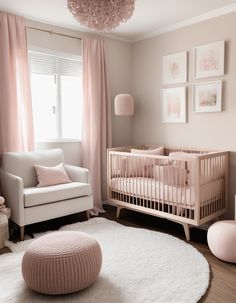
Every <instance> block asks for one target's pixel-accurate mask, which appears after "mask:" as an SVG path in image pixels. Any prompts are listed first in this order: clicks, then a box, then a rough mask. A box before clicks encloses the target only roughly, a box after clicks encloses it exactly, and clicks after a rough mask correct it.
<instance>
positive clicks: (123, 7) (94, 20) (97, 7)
mask: <svg viewBox="0 0 236 303" xmlns="http://www.w3.org/2000/svg"><path fill="white" fill-rule="evenodd" d="M67 6H68V9H69V10H70V12H71V13H72V15H73V16H74V18H75V19H76V20H77V21H78V22H79V23H81V24H82V25H84V26H86V27H88V28H90V29H92V30H94V31H101V32H110V31H111V30H113V29H115V28H116V27H118V26H119V25H120V23H125V22H127V20H128V19H129V18H130V17H131V16H132V15H133V12H134V7H135V0H89V1H88V0H67Z"/></svg>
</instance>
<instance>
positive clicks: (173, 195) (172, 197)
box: [110, 177, 223, 207]
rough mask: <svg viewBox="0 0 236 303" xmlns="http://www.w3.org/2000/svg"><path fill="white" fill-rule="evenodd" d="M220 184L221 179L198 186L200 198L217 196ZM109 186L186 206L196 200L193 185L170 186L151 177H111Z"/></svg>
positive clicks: (129, 193)
mask: <svg viewBox="0 0 236 303" xmlns="http://www.w3.org/2000/svg"><path fill="white" fill-rule="evenodd" d="M222 186H223V179H219V180H216V181H213V182H210V183H207V184H205V185H202V186H201V188H200V197H201V200H202V201H208V200H210V199H212V198H216V197H219V196H220V193H221V192H222ZM110 187H111V190H112V191H116V192H119V193H122V194H127V195H130V196H133V197H137V198H145V199H148V200H153V201H165V203H172V204H173V203H175V204H181V205H184V206H186V207H191V206H194V204H195V201H196V199H195V198H196V197H195V191H194V187H193V186H191V185H184V186H171V185H167V184H163V183H162V182H159V181H157V180H154V179H152V178H141V177H130V178H122V177H121V178H112V179H111V180H110Z"/></svg>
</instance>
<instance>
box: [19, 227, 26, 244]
mask: <svg viewBox="0 0 236 303" xmlns="http://www.w3.org/2000/svg"><path fill="white" fill-rule="evenodd" d="M24 239H25V227H24V226H20V240H21V241H24Z"/></svg>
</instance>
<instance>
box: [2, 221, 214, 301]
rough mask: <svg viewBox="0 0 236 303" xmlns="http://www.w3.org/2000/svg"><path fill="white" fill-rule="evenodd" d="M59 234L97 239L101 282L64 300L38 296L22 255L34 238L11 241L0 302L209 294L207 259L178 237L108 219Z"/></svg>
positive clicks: (187, 298)
mask: <svg viewBox="0 0 236 303" xmlns="http://www.w3.org/2000/svg"><path fill="white" fill-rule="evenodd" d="M60 230H78V231H83V232H86V233H88V234H90V235H91V236H93V237H94V238H96V239H97V240H98V242H99V243H100V246H101V248H102V252H103V265H102V270H101V273H100V276H99V279H98V280H97V282H96V283H95V284H93V285H92V286H91V287H89V288H87V289H86V290H84V291H82V292H79V293H75V294H70V295H65V296H56V297H55V296H54V297H53V296H47V295H41V294H38V293H36V292H33V291H31V290H30V289H28V288H27V287H26V285H25V283H24V281H23V278H22V275H21V259H22V256H23V252H24V250H25V249H26V247H27V246H28V245H29V243H31V242H32V241H33V240H26V241H24V242H21V243H19V244H13V243H11V242H9V247H10V248H11V249H12V251H13V253H12V254H11V253H8V254H4V255H1V256H0V286H1V292H0V302H4V303H32V302H33V303H43V302H55V303H64V302H65V303H67V302H68V303H69V302H70V303H75V302H76V303H77V302H79V303H159V302H163V303H172V302H173V303H182V302H183V303H184V302H186V303H191V302H197V301H198V300H199V299H200V298H201V297H202V295H204V293H205V292H206V290H207V287H208V284H209V266H208V263H207V261H206V259H205V258H204V257H203V256H202V255H201V254H200V253H199V252H198V251H197V250H196V249H195V248H194V247H192V246H191V245H189V244H187V243H185V242H184V241H181V240H179V239H177V238H175V237H172V236H170V235H167V234H163V233H159V232H155V231H149V230H144V229H137V228H131V227H126V226H123V225H120V224H118V223H116V222H114V221H109V220H106V219H103V218H94V219H91V220H89V221H86V222H82V223H75V224H71V225H67V226H64V227H62V228H61V229H60ZM41 235H42V234H41ZM38 236H40V235H36V237H38Z"/></svg>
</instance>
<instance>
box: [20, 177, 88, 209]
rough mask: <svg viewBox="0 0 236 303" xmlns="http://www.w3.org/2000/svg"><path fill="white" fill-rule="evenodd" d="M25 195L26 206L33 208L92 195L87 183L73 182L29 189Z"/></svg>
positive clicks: (26, 189) (25, 190) (24, 191)
mask: <svg viewBox="0 0 236 303" xmlns="http://www.w3.org/2000/svg"><path fill="white" fill-rule="evenodd" d="M23 194H24V206H25V207H32V206H36V205H42V204H48V203H53V202H58V201H63V200H67V199H73V198H78V197H83V196H87V195H91V187H90V185H89V184H87V183H79V182H72V183H66V184H58V185H53V186H48V187H27V188H24V190H23ZM58 207H60V206H58Z"/></svg>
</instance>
